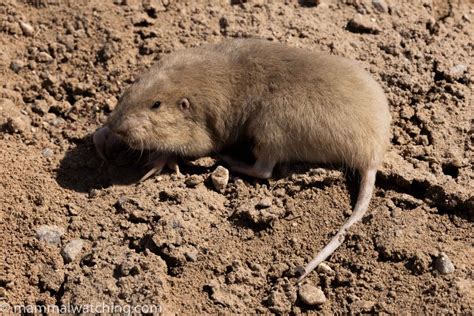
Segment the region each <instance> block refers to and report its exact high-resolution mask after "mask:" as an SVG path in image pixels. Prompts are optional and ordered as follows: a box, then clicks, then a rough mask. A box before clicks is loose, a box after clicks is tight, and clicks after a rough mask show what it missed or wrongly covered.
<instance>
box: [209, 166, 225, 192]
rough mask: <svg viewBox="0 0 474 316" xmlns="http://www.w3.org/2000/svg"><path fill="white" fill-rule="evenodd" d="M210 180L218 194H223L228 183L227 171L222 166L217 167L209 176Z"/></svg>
mask: <svg viewBox="0 0 474 316" xmlns="http://www.w3.org/2000/svg"><path fill="white" fill-rule="evenodd" d="M211 180H212V184H213V185H214V188H216V190H217V191H218V192H221V193H222V192H224V190H225V188H226V187H227V183H228V182H229V170H227V169H226V168H224V167H222V166H217V168H216V170H214V172H212V174H211Z"/></svg>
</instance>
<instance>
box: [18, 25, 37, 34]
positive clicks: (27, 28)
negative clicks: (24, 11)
mask: <svg viewBox="0 0 474 316" xmlns="http://www.w3.org/2000/svg"><path fill="white" fill-rule="evenodd" d="M20 27H21V30H22V31H23V34H25V35H26V36H33V34H34V33H35V29H34V28H33V26H31V24H29V23H25V22H20Z"/></svg>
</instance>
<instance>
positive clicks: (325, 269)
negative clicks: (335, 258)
mask: <svg viewBox="0 0 474 316" xmlns="http://www.w3.org/2000/svg"><path fill="white" fill-rule="evenodd" d="M316 271H317V272H318V273H323V274H328V275H331V274H334V270H333V269H331V267H330V266H328V265H327V264H325V263H324V262H321V263H320V264H319V266H318V267H317V268H316Z"/></svg>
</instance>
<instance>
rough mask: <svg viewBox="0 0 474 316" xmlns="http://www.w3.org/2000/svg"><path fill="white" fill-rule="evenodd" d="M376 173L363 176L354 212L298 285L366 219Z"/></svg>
mask: <svg viewBox="0 0 474 316" xmlns="http://www.w3.org/2000/svg"><path fill="white" fill-rule="evenodd" d="M376 173H377V169H375V168H369V169H367V170H366V171H364V172H363V173H362V174H361V176H362V179H361V181H360V188H359V195H358V197H357V202H356V205H355V207H354V211H353V212H352V214H351V216H350V217H349V219H348V220H347V221H346V222H345V223H344V225H343V226H342V227H341V229H339V231H338V232H337V234H336V236H334V237H333V238H332V239H331V241H330V242H329V243H328V244H327V245H326V247H324V248H323V250H321V251H320V252H319V253H318V254H317V255H316V256H315V257H314V258H313V260H311V262H310V263H308V264H307V265H306V267H305V268H304V273H303V275H301V276H300V277H299V278H298V280H297V282H298V283H300V282H301V281H302V280H303V279H304V278H305V277H306V276H307V275H308V274H310V273H311V271H313V270H314V269H315V268H316V267H317V266H318V265H319V264H320V263H321V262H323V261H324V260H326V259H327V257H329V256H330V255H331V254H332V253H333V252H334V251H335V250H336V249H337V248H338V247H339V246H340V245H342V243H343V242H344V239H345V238H346V234H347V230H348V229H349V228H350V227H351V226H352V225H354V224H355V223H357V222H358V221H360V220H361V219H362V217H364V215H365V213H366V212H367V209H368V207H369V203H370V199H371V197H372V192H373V191H374V187H375V175H376Z"/></svg>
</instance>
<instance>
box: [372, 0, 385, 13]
mask: <svg viewBox="0 0 474 316" xmlns="http://www.w3.org/2000/svg"><path fill="white" fill-rule="evenodd" d="M372 6H373V7H374V8H375V9H376V10H377V11H379V12H381V13H387V12H388V5H387V3H386V2H385V1H384V0H372Z"/></svg>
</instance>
